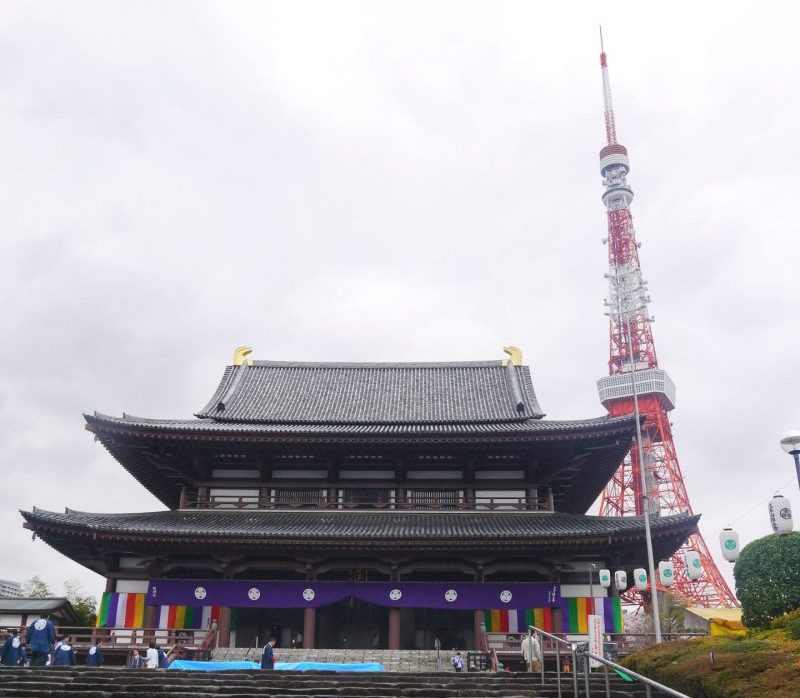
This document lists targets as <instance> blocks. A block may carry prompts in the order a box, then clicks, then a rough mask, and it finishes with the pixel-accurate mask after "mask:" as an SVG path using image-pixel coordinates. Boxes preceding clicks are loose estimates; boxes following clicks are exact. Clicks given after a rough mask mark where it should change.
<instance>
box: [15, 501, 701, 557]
mask: <svg viewBox="0 0 800 698" xmlns="http://www.w3.org/2000/svg"><path fill="white" fill-rule="evenodd" d="M21 513H22V516H23V517H24V518H25V520H26V524H25V526H26V527H27V528H29V529H31V530H33V531H36V532H37V533H38V535H39V536H41V537H42V538H43V539H44V540H45V541H46V542H47V543H49V544H50V545H52V546H53V547H55V548H56V549H59V550H62V552H64V549H65V548H70V547H72V544H81V543H82V542H83V544H86V543H87V542H89V544H90V545H91V544H94V543H95V542H97V543H99V542H100V541H106V542H109V541H124V542H125V544H126V545H128V546H131V545H132V544H135V543H136V542H139V543H142V544H148V543H149V544H154V543H158V544H165V543H166V544H168V545H175V546H176V547H177V546H181V547H185V546H188V545H195V546H197V545H203V546H214V545H227V546H234V547H237V548H239V549H245V548H246V549H252V550H253V551H254V552H255V551H259V550H263V551H267V550H269V549H270V548H272V547H278V546H286V545H287V544H290V545H291V546H292V547H293V548H295V549H297V550H298V552H299V551H300V549H302V548H304V547H310V546H318V545H322V546H324V547H327V548H335V547H339V546H348V547H353V546H355V547H357V548H361V549H376V548H380V549H386V550H389V549H397V548H404V549H409V548H411V549H414V548H419V547H421V546H428V547H429V546H431V545H436V546H438V547H440V548H442V549H446V550H449V551H453V550H455V549H465V548H475V547H483V548H486V547H487V546H491V547H495V546H500V547H503V546H511V547H517V548H520V547H521V548H528V549H536V548H537V547H542V548H551V547H552V546H554V545H559V546H561V545H566V546H567V547H570V548H575V547H584V546H585V545H587V544H589V545H597V544H598V542H602V544H603V545H605V544H607V543H608V544H610V543H611V542H612V541H614V542H620V543H624V542H626V541H627V542H632V543H635V542H643V541H644V519H643V518H642V517H601V516H584V515H580V514H565V513H550V512H547V513H542V512H435V513H431V512H406V511H403V512H399V511H398V512H373V511H256V510H251V511H247V510H241V511H195V510H191V511H188V510H172V511H160V512H145V513H130V514H98V513H86V512H78V511H72V510H69V509H67V510H66V512H64V513H63V514H62V513H56V512H51V511H45V510H42V509H36V508H34V510H33V511H30V512H28V511H23V512H21ZM699 518H700V517H699V516H697V515H689V514H679V515H676V516H668V517H660V518H655V519H653V521H652V524H651V527H652V533H653V539H654V548H655V550H656V555H660V556H662V557H667V556H669V555H671V554H672V553H673V552H674V550H676V549H677V548H678V547H679V546H680V545H681V543H682V542H683V541H684V540H686V538H687V537H688V536H689V535H690V534H691V533H693V532H695V531H696V530H697V521H698V520H699ZM87 539H89V540H88V541H87ZM161 547H163V545H162V546H161Z"/></svg>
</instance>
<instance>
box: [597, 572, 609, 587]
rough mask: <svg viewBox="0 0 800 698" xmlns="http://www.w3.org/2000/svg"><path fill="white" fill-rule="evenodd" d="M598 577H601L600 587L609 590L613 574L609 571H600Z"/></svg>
mask: <svg viewBox="0 0 800 698" xmlns="http://www.w3.org/2000/svg"><path fill="white" fill-rule="evenodd" d="M598 576H599V577H600V586H601V587H603V589H608V587H610V586H611V572H609V571H608V570H600V572H599V573H598Z"/></svg>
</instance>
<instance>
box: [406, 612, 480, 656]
mask: <svg viewBox="0 0 800 698" xmlns="http://www.w3.org/2000/svg"><path fill="white" fill-rule="evenodd" d="M412 613H413V621H412V622H413V628H414V636H413V645H412V647H411V648H410V649H415V650H432V649H434V648H435V646H436V639H437V638H438V639H439V643H440V646H441V648H442V649H443V650H447V651H450V650H454V649H456V650H464V649H472V648H473V647H475V612H474V611H448V610H444V609H436V608H417V609H414V610H413V611H412Z"/></svg>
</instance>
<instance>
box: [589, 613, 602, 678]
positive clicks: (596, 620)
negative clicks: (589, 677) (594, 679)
mask: <svg viewBox="0 0 800 698" xmlns="http://www.w3.org/2000/svg"><path fill="white" fill-rule="evenodd" d="M603 635H604V632H603V616H589V652H590V653H591V654H593V655H595V656H596V657H602V656H603ZM589 666H590V667H591V668H592V669H594V668H595V667H599V666H600V662H598V661H597V660H596V659H590V660H589Z"/></svg>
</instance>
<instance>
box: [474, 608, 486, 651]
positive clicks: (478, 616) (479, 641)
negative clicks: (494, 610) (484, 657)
mask: <svg viewBox="0 0 800 698" xmlns="http://www.w3.org/2000/svg"><path fill="white" fill-rule="evenodd" d="M472 627H473V632H474V633H475V642H474V643H473V644H474V645H475V649H476V650H478V651H479V652H482V651H483V650H484V647H483V633H484V632H486V626H485V625H484V621H483V611H480V610H478V611H475V619H474V621H473V626H472Z"/></svg>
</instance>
